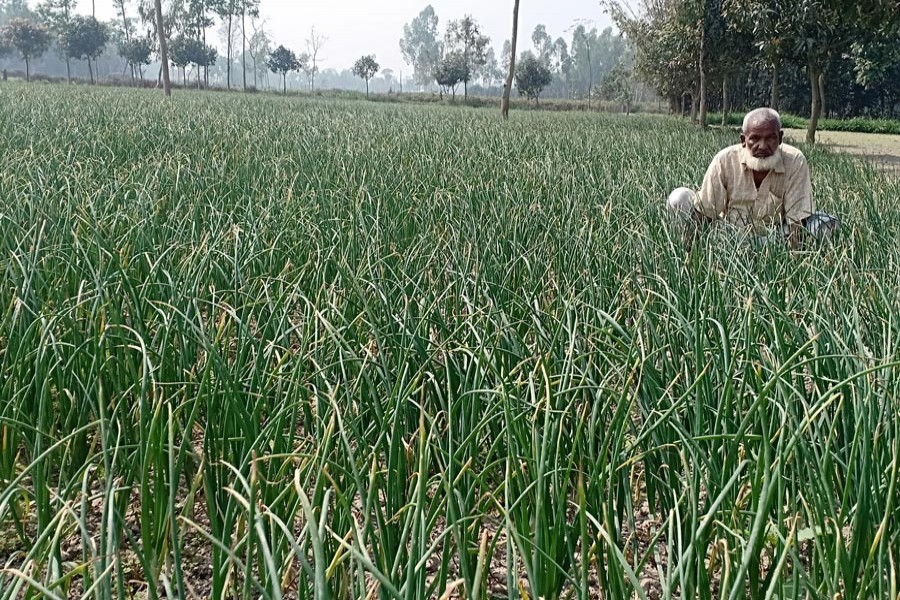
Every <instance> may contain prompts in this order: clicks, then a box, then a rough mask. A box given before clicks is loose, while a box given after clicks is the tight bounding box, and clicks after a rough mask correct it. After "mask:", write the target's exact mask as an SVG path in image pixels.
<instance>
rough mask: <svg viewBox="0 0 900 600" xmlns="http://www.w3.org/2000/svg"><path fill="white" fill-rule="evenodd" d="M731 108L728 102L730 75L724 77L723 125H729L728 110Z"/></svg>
mask: <svg viewBox="0 0 900 600" xmlns="http://www.w3.org/2000/svg"><path fill="white" fill-rule="evenodd" d="M730 109H731V106H729V103H728V75H724V76H723V77H722V127H728V111H729V110H730Z"/></svg>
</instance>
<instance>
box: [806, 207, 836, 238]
mask: <svg viewBox="0 0 900 600" xmlns="http://www.w3.org/2000/svg"><path fill="white" fill-rule="evenodd" d="M803 227H804V228H806V231H807V232H808V233H809V234H810V235H812V236H813V237H815V238H817V239H824V238H828V237H831V235H832V234H833V233H835V232H836V231H838V230H839V229H840V228H841V221H840V219H838V218H837V217H833V216H831V215H829V214H827V213H823V212H816V213H813V214H812V215H810V216H809V217H807V218H806V219H804V220H803Z"/></svg>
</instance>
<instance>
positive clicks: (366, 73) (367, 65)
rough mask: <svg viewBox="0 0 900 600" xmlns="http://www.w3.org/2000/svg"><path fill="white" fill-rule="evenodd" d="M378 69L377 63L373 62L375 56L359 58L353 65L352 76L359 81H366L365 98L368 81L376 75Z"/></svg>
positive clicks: (367, 90)
mask: <svg viewBox="0 0 900 600" xmlns="http://www.w3.org/2000/svg"><path fill="white" fill-rule="evenodd" d="M379 69H380V67H379V66H378V62H377V61H376V60H375V55H373V54H369V55H366V56H361V57H360V58H359V59H357V61H356V62H355V63H354V64H353V74H354V75H356V76H357V77H359V78H360V79H365V80H366V98H368V97H369V80H370V79H372V77H374V76H375V74H376V73H378V70H379Z"/></svg>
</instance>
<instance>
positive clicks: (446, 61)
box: [435, 52, 470, 100]
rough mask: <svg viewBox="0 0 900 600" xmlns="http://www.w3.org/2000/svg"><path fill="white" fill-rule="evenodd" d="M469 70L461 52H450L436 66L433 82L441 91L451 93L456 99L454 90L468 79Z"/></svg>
mask: <svg viewBox="0 0 900 600" xmlns="http://www.w3.org/2000/svg"><path fill="white" fill-rule="evenodd" d="M469 75H470V74H469V70H468V68H467V67H466V60H465V58H464V57H463V55H462V53H461V52H451V53H450V54H448V55H446V56H445V57H444V58H443V59H442V60H441V62H440V64H439V65H438V68H437V71H436V72H435V81H436V82H437V84H438V85H439V86H440V87H441V90H442V93H443V91H448V92H452V94H453V99H454V100H455V99H456V88H457V87H458V86H459V84H460V83H462V82H463V81H466V80H467V79H469Z"/></svg>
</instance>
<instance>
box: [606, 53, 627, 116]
mask: <svg viewBox="0 0 900 600" xmlns="http://www.w3.org/2000/svg"><path fill="white" fill-rule="evenodd" d="M599 91H600V97H601V98H602V99H603V100H607V101H610V102H616V103H618V104H619V105H620V106H621V107H622V111H623V112H624V113H625V114H626V115H627V114H629V113H630V112H631V101H632V98H633V94H632V88H631V72H630V71H629V70H628V69H626V68H625V65H623V64H621V63H620V64H618V65H616V66H615V67H613V68H612V69H611V70H610V71H609V73H607V74H606V76H605V77H604V78H603V81H601V82H600V90H599Z"/></svg>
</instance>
